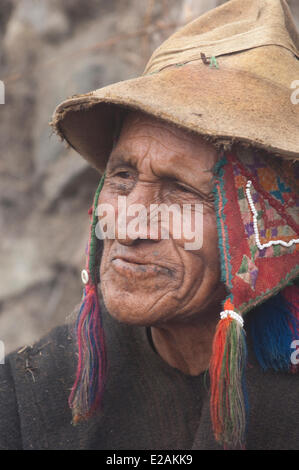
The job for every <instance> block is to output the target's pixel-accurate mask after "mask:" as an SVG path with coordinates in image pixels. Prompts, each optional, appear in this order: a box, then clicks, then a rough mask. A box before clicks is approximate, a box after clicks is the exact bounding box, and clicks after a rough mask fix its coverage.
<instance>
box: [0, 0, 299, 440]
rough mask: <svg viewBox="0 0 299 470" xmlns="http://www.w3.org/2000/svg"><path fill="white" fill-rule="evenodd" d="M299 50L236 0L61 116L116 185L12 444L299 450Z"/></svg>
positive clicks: (6, 411)
mask: <svg viewBox="0 0 299 470" xmlns="http://www.w3.org/2000/svg"><path fill="white" fill-rule="evenodd" d="M298 44H299V39H298V33H297V31H296V29H295V26H294V24H293V22H292V18H291V15H290V12H289V10H288V6H287V3H286V2H285V1H284V0H253V1H252V2H243V1H241V0H232V1H230V2H228V3H226V4H225V5H223V6H221V7H219V8H217V9H215V10H213V11H212V12H208V13H207V14H206V15H204V16H203V17H201V18H199V19H197V20H195V21H194V22H192V23H191V24H189V25H187V26H186V27H184V28H183V29H182V30H180V31H178V32H177V33H176V34H174V35H173V36H171V37H170V38H169V39H168V40H167V41H166V42H165V43H164V44H163V45H162V46H161V47H160V48H159V49H158V50H157V51H155V53H154V54H153V56H152V58H151V60H150V62H149V63H148V65H147V67H146V70H145V73H144V75H143V76H142V77H140V78H137V79H134V80H130V81H127V82H121V83H119V84H115V85H111V86H109V87H106V88H104V89H101V90H96V91H95V92H92V93H89V94H87V95H82V96H79V97H74V98H72V99H69V100H67V101H65V102H64V103H62V104H61V105H60V106H59V107H58V108H57V109H56V111H55V114H54V118H53V125H54V128H55V130H56V131H57V132H58V133H59V134H60V135H61V136H62V137H63V138H65V139H66V140H67V141H68V142H69V143H70V144H71V145H72V146H73V147H74V148H75V149H76V150H77V151H78V152H79V153H80V154H81V155H83V156H84V158H86V159H87V160H89V161H90V162H91V163H92V165H93V166H95V167H96V168H97V169H98V170H99V172H100V173H101V174H102V178H101V181H100V184H99V187H98V189H97V191H96V195H95V199H94V204H93V209H92V212H91V214H90V215H91V224H90V239H89V244H88V250H87V264H86V268H85V269H84V270H83V271H82V281H83V284H84V297H83V301H82V305H81V307H80V310H79V312H78V315H77V319H76V322H75V325H71V328H70V329H69V328H68V327H60V328H58V329H56V330H55V331H54V332H52V333H51V334H50V335H49V336H48V337H47V338H45V339H43V340H41V342H40V343H38V344H37V345H35V346H33V347H32V348H27V349H24V350H23V351H22V352H21V353H20V354H12V355H11V356H10V357H9V359H8V360H7V361H6V364H5V366H1V370H0V373H1V387H0V397H1V404H0V416H1V420H0V446H1V447H2V448H23V449H29V448H34V449H45V448H52V449H54V448H60V449H73V448H83V449H221V448H234V449H236V448H246V449H298V448H299V406H298V397H299V396H298V382H299V378H298V375H296V374H295V372H296V369H298V367H297V365H298V362H299V357H298V356H299V354H297V351H296V345H297V344H298V343H297V340H298V338H299V312H298V303H299V302H298V300H299V296H298V286H297V284H296V283H297V281H298V275H299V250H298V247H299V238H298V204H299V203H298V164H297V160H298V149H299V134H298V124H299V114H298V110H299V108H296V106H295V105H294V104H293V103H292V100H291V92H292V88H291V84H292V83H293V82H294V80H295V79H296V78H298V76H299V68H298V57H299V53H298ZM124 201H125V204H126V208H127V212H126V213H125V214H124V213H123V211H122V207H121V205H120V202H121V203H123V202H124ZM152 206H154V207H155V210H156V212H155V211H153V212H151V208H152ZM171 207H172V208H173V207H174V208H175V209H174V211H173V212H171V211H170V208H171ZM161 208H164V211H165V208H168V209H169V212H168V215H170V212H171V216H169V217H168V218H166V219H163V210H161V211H160V209H161ZM185 209H186V212H184V211H185ZM187 209H188V210H187ZM136 211H137V212H138V211H140V213H142V214H143V216H142V217H138V216H137V217H136ZM142 211H143V212H142ZM166 212H167V211H166ZM157 214H158V217H156V215H157ZM155 217H156V219H155ZM188 218H189V219H188ZM153 219H155V220H156V226H155V227H154V228H157V230H152V226H151V222H152V221H153ZM187 219H188V220H187ZM144 220H145V222H144ZM198 220H199V221H200V226H199V225H198V224H197V221H198ZM165 221H166V222H165ZM186 221H187V222H189V228H190V230H189V231H187V232H188V233H187V232H186V230H185V229H186V226H187V225H188V224H187V222H186ZM185 222H186V223H185ZM163 224H164V225H163ZM186 224H187V225H186ZM178 227H179V228H180V230H179V233H178V230H177V229H178ZM192 227H193V230H192ZM194 227H195V228H196V230H195V231H194ZM133 229H134V230H133ZM190 232H191V236H190ZM198 232H200V236H199V233H198ZM165 235H166V236H165ZM195 241H196V242H198V243H194V242H195ZM245 314H246V315H245ZM244 315H245V317H244ZM243 317H244V318H243ZM244 321H245V323H244ZM76 353H77V354H76ZM75 369H76V370H75ZM208 370H209V374H207V371H208ZM287 372H291V373H287ZM70 390H71V392H70V394H69V391H70ZM67 401H68V402H69V406H70V409H71V410H72V418H71V411H70V409H69V407H68V403H67ZM248 405H249V406H248ZM71 419H72V423H71Z"/></svg>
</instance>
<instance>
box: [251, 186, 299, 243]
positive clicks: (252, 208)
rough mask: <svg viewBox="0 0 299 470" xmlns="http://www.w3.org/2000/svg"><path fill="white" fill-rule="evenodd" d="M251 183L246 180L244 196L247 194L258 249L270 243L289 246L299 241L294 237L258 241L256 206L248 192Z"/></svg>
mask: <svg viewBox="0 0 299 470" xmlns="http://www.w3.org/2000/svg"><path fill="white" fill-rule="evenodd" d="M251 185H252V181H250V180H249V181H247V184H246V196H247V199H248V203H249V205H250V209H251V212H252V214H253V229H254V235H255V241H256V245H257V247H258V249H259V250H263V249H264V248H268V247H269V246H271V245H282V246H286V247H289V246H292V245H293V244H294V243H299V238H296V239H295V238H293V239H292V240H290V241H288V242H285V241H283V240H271V241H269V242H267V243H264V244H262V243H261V242H260V236H259V230H258V226H257V217H258V213H257V211H256V208H255V206H254V202H253V200H252V197H251V194H250V187H251Z"/></svg>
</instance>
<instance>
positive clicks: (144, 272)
mask: <svg viewBox="0 0 299 470" xmlns="http://www.w3.org/2000/svg"><path fill="white" fill-rule="evenodd" d="M111 264H112V266H113V269H114V270H115V271H116V272H117V273H119V274H121V275H123V276H131V277H136V278H137V277H138V278H139V277H140V278H147V277H152V276H157V275H158V274H164V275H167V276H171V270H170V269H169V268H166V267H164V266H161V265H159V264H155V263H145V262H144V260H139V259H137V258H135V257H133V256H128V257H126V256H114V257H113V258H112V260H111Z"/></svg>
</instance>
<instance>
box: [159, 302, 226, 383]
mask: <svg viewBox="0 0 299 470" xmlns="http://www.w3.org/2000/svg"><path fill="white" fill-rule="evenodd" d="M211 313H212V312H211ZM218 314H219V313H218ZM218 314H217V316H216V315H215V311H214V312H213V313H212V314H211V315H205V316H204V318H203V319H201V321H196V322H195V321H192V322H189V323H174V322H172V323H171V324H167V325H166V324H165V325H162V326H160V325H159V327H157V326H152V327H151V334H152V339H153V343H154V346H155V348H156V350H157V352H158V354H159V355H160V356H161V357H162V359H164V360H165V361H166V362H167V363H168V364H169V365H170V366H172V367H175V368H177V369H179V370H180V371H182V372H183V373H184V374H187V375H199V374H200V373H202V372H203V371H205V370H206V369H208V367H209V362H210V358H211V355H212V343H213V338H214V334H215V329H216V325H217V322H218V319H219V317H218Z"/></svg>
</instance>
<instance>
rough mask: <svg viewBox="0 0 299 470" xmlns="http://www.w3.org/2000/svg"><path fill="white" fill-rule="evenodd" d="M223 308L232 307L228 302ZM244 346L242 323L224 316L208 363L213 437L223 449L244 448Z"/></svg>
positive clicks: (245, 358) (231, 308)
mask: <svg viewBox="0 0 299 470" xmlns="http://www.w3.org/2000/svg"><path fill="white" fill-rule="evenodd" d="M225 309H228V310H229V311H232V310H233V306H232V305H231V304H230V302H229V301H226V303H225ZM246 360H247V349H246V340H245V331H244V329H243V327H242V324H241V323H240V322H239V321H237V320H236V319H234V318H232V317H231V316H230V315H227V317H226V318H222V319H221V320H220V322H219V323H218V326H217V329H216V334H215V337H214V342H213V354H212V361H211V365H210V377H211V403H210V406H211V418H212V424H213V430H214V435H215V438H216V440H217V441H218V442H219V443H220V444H221V445H223V446H224V447H225V448H228V449H229V448H232V449H236V448H244V444H245V429H246V415H247V399H246V389H245V375H244V373H245V367H246Z"/></svg>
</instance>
